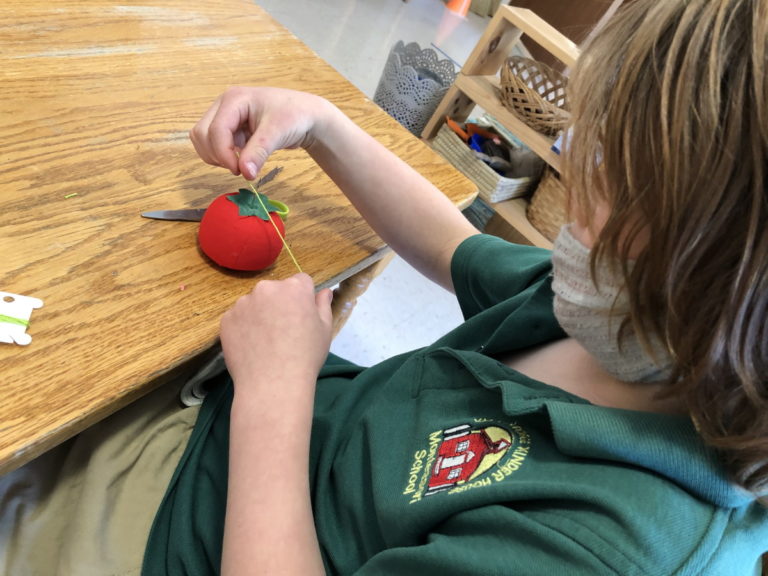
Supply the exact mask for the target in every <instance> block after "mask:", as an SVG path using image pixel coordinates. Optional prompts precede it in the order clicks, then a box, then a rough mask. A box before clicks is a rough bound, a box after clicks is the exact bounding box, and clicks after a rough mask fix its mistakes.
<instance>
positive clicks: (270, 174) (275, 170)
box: [256, 166, 283, 188]
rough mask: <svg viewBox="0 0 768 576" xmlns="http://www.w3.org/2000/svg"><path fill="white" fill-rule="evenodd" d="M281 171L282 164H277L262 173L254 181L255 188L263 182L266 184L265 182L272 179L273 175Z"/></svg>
mask: <svg viewBox="0 0 768 576" xmlns="http://www.w3.org/2000/svg"><path fill="white" fill-rule="evenodd" d="M282 171H283V167H282V166H278V167H276V168H272V170H270V171H269V172H267V173H266V174H264V176H262V177H261V178H259V180H258V181H257V182H256V188H258V187H259V186H261V185H263V184H266V183H267V182H272V180H274V179H275V176H277V175H278V174H280V172H282Z"/></svg>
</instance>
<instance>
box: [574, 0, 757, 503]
mask: <svg viewBox="0 0 768 576" xmlns="http://www.w3.org/2000/svg"><path fill="white" fill-rule="evenodd" d="M767 68H768V0H664V1H658V0H636V1H635V2H633V3H631V4H629V6H627V7H626V8H625V9H623V10H621V11H620V12H619V13H618V14H617V15H616V16H615V17H614V18H613V19H612V20H611V21H610V22H609V23H608V24H607V25H606V27H605V28H604V29H603V30H602V31H601V32H600V33H599V34H597V35H596V36H595V37H594V38H593V39H592V41H591V42H590V44H589V46H587V47H586V48H585V50H584V52H583V54H582V56H581V57H580V59H579V62H578V64H577V66H576V69H575V70H574V71H573V73H572V80H571V83H570V90H571V95H570V97H571V103H572V126H571V128H572V138H571V140H570V145H569V146H568V148H567V150H566V153H565V168H564V176H565V181H566V182H567V184H568V186H569V187H570V189H571V193H572V198H573V202H574V206H578V208H579V212H578V214H579V215H581V216H582V217H584V218H586V220H587V224H589V218H590V214H591V213H592V211H593V210H594V207H595V206H597V205H598V204H607V205H608V206H609V207H610V208H611V210H610V216H609V217H608V220H607V222H606V224H605V226H604V227H603V228H602V230H601V231H600V232H599V234H598V236H597V239H596V243H595V246H594V249H593V251H592V257H593V260H592V265H593V272H594V266H595V263H596V262H598V261H600V260H604V261H606V262H620V263H621V265H620V266H619V268H620V272H621V273H622V274H623V275H624V277H625V278H626V280H627V290H628V294H629V298H630V303H631V304H630V306H631V314H630V322H631V323H632V325H633V327H634V328H635V330H637V332H638V333H639V334H640V335H641V337H642V338H643V340H644V341H645V342H646V343H647V342H648V341H649V336H650V335H651V334H655V335H657V336H658V337H659V338H660V339H661V341H662V342H664V343H665V344H666V347H667V348H668V349H669V352H670V354H671V357H672V358H673V359H674V362H675V367H676V368H675V373H674V374H673V376H672V378H671V379H670V382H669V387H668V388H669V393H670V395H674V396H676V397H678V398H680V399H682V400H683V401H684V402H685V404H686V406H687V408H688V410H689V411H690V414H691V417H692V418H693V420H694V422H695V423H696V424H697V426H698V429H699V432H700V434H701V436H702V438H703V439H704V440H705V441H706V442H707V443H708V444H709V445H711V446H712V447H714V448H716V449H717V450H718V451H719V453H720V454H721V455H722V459H723V462H724V463H725V465H726V467H727V469H728V471H729V472H730V474H731V476H732V478H733V480H734V481H735V482H736V483H738V484H739V485H741V486H743V487H744V488H746V489H747V490H750V491H752V492H754V493H756V494H758V495H759V494H764V493H765V492H766V489H768V387H767V385H766V383H767V382H768V189H766V185H767V184H768V179H767V175H766V169H768V76H767V73H768V70H767ZM638 238H640V239H642V242H643V245H644V248H643V249H642V250H641V253H640V254H639V256H638V257H637V258H636V263H635V265H634V267H632V268H631V270H630V267H628V266H627V261H628V259H629V256H628V253H629V248H630V246H631V245H632V244H633V242H635V241H636V240H637V239H638Z"/></svg>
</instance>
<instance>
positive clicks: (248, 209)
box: [227, 188, 280, 221]
mask: <svg viewBox="0 0 768 576" xmlns="http://www.w3.org/2000/svg"><path fill="white" fill-rule="evenodd" d="M237 192H238V193H237V194H230V195H229V196H227V200H229V201H230V202H234V203H235V204H237V209H238V213H239V214H240V216H258V217H259V218H261V219H262V220H265V221H268V220H269V215H268V214H267V212H279V211H280V207H279V206H276V205H274V204H273V203H272V202H271V201H270V199H269V198H268V197H267V196H265V195H264V194H259V195H258V197H257V196H256V194H254V193H253V191H252V190H248V189H247V188H240V190H238V191H237ZM259 198H261V202H263V203H264V206H262V205H261V202H259ZM264 207H266V208H267V210H266V211H265V210H264Z"/></svg>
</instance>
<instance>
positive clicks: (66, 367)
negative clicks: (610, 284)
mask: <svg viewBox="0 0 768 576" xmlns="http://www.w3.org/2000/svg"><path fill="white" fill-rule="evenodd" d="M0 79H1V81H2V91H3V97H2V99H0V291H5V292H12V293H16V294H22V295H26V296H33V297H36V298H40V299H42V300H43V301H44V303H45V305H44V307H43V308H41V309H39V310H36V311H35V312H34V313H33V314H32V319H31V324H30V327H29V328H28V331H27V332H28V333H29V334H31V335H32V337H33V340H32V343H31V344H30V345H29V346H18V345H13V344H0V395H1V396H0V397H1V398H2V400H0V473H3V472H7V471H9V470H11V469H13V468H15V467H17V466H20V465H21V464H23V463H25V462H27V461H29V460H31V459H32V458H34V457H35V456H37V455H39V454H41V453H42V452H43V451H45V450H47V449H49V448H51V447H53V446H55V445H57V444H59V443H61V442H62V441H64V440H66V439H67V438H70V437H71V436H73V435H75V434H77V433H78V432H79V431H81V430H83V429H85V428H86V427H88V426H89V425H91V424H93V423H95V422H96V421H98V420H100V419H102V418H104V417H105V416H107V415H109V414H110V413H112V412H114V411H116V410H117V409H119V408H121V407H123V406H125V405H126V404H128V403H130V402H131V401H133V400H135V399H137V398H139V397H140V396H142V395H144V394H145V393H147V392H149V391H150V390H151V389H153V388H154V387H156V386H158V385H160V384H161V383H162V382H164V381H167V379H168V378H169V377H171V376H172V375H174V374H175V373H177V372H178V371H179V370H181V369H183V368H185V367H186V368H188V367H189V366H190V365H191V364H192V363H193V362H194V359H196V358H199V357H200V355H201V353H203V352H204V351H206V350H208V349H210V348H211V347H212V346H214V345H215V343H216V339H217V331H218V322H219V317H220V315H221V314H222V313H223V312H224V311H225V310H226V309H227V308H229V307H230V306H231V305H232V303H233V302H234V301H235V300H236V299H237V297H238V296H240V295H241V294H243V293H246V292H248V291H249V290H250V289H251V287H252V286H253V284H254V283H255V281H257V280H258V279H261V278H283V277H286V276H289V275H291V274H293V273H294V272H295V269H294V267H293V264H292V262H291V260H290V258H289V257H288V255H287V254H286V253H285V251H283V254H281V256H280V258H279V260H278V262H277V264H276V265H275V267H274V268H272V269H270V270H268V271H265V272H263V273H261V274H235V273H228V272H225V271H223V270H221V269H217V268H216V267H214V266H212V265H211V264H210V263H209V262H208V261H207V260H206V259H205V257H204V256H202V255H201V253H200V252H199V251H198V248H197V244H196V233H197V225H196V224H194V223H180V222H158V221H150V220H145V219H143V218H141V217H140V216H139V214H140V212H142V211H144V210H149V209H158V208H182V207H201V206H207V204H208V203H209V202H210V201H211V200H212V199H213V198H214V197H216V196H218V195H219V194H222V193H225V192H231V191H235V190H236V189H237V188H239V187H241V186H242V184H243V181H242V180H241V179H239V178H236V177H234V176H231V175H230V174H229V173H228V172H226V171H225V170H222V169H216V168H212V167H210V166H207V165H205V164H204V163H203V162H201V161H200V160H199V159H198V158H197V156H196V154H195V152H194V149H193V147H192V145H191V143H190V142H189V140H188V136H187V135H188V130H189V129H190V128H191V127H192V126H193V124H194V123H195V121H196V120H197V119H198V118H199V117H200V116H201V115H202V113H203V112H204V111H205V110H206V109H207V107H208V106H209V104H210V103H211V102H212V101H213V100H214V98H215V97H216V96H217V95H219V94H220V93H221V92H222V91H223V90H224V89H225V88H226V87H227V86H230V85H236V84H242V85H256V84H270V85H276V86H284V87H289V88H295V89H303V90H307V91H312V92H315V93H318V94H321V95H323V96H325V97H327V98H329V99H330V100H332V101H333V102H335V103H336V104H337V105H338V106H339V107H340V108H342V109H343V110H344V111H345V112H346V113H347V114H348V115H349V116H351V117H352V118H353V119H354V120H355V121H357V122H358V123H359V124H360V125H362V126H363V127H364V128H365V129H366V130H367V131H369V132H370V133H371V134H373V135H374V136H375V137H376V138H378V139H379V140H380V141H381V142H383V143H384V144H385V145H387V146H388V147H389V148H391V149H392V150H393V151H395V152H396V153H397V154H399V155H400V156H401V157H403V158H404V159H406V160H407V161H408V162H409V163H410V164H411V165H412V166H414V167H415V168H416V169H417V170H419V171H420V172H421V173H422V174H424V175H425V176H426V177H428V178H429V179H430V180H431V181H432V182H434V183H435V184H436V185H437V186H438V187H439V188H441V189H442V190H444V191H445V193H446V194H447V195H448V196H449V197H450V198H451V199H452V200H453V201H454V202H455V203H456V204H457V205H459V206H465V205H466V204H468V203H469V202H470V201H471V199H472V198H473V196H474V193H475V187H474V186H473V185H472V184H471V183H470V182H469V181H467V180H466V179H465V178H464V177H463V176H462V175H461V174H460V173H458V172H457V171H456V170H455V169H453V168H452V167H451V166H450V165H449V164H447V163H446V162H445V161H443V160H442V159H441V158H440V157H439V156H438V155H436V154H435V153H434V152H432V151H431V150H430V149H429V148H428V147H427V146H425V145H424V144H423V143H422V142H421V141H419V140H418V139H417V138H415V137H413V136H411V135H410V134H409V133H408V132H407V131H406V130H405V129H404V128H402V127H400V126H399V125H398V124H397V123H396V122H395V121H394V120H392V119H391V118H390V117H389V116H387V115H386V114H385V113H384V112H382V111H381V110H380V109H379V108H378V107H376V106H375V105H374V104H373V103H372V102H371V101H370V100H368V99H367V98H365V97H364V95H363V94H362V93H360V92H359V91H358V90H357V89H356V88H354V87H353V86H352V85H351V84H350V83H349V82H347V81H346V80H344V79H343V78H342V77H341V76H340V75H339V74H338V73H337V72H335V71H334V70H333V69H332V68H331V67H330V66H328V65H327V64H326V63H325V62H323V61H322V60H320V59H319V58H318V57H317V56H316V55H315V54H314V53H313V52H312V51H310V50H309V49H308V48H307V47H306V46H304V45H303V44H302V43H301V42H299V41H298V40H297V39H296V38H295V37H294V36H292V35H291V34H290V33H289V32H288V31H286V30H285V29H284V28H282V27H281V26H280V25H279V24H277V23H276V22H275V21H274V20H272V18H271V17H269V16H268V15H267V14H266V13H265V12H263V11H262V10H261V9H260V8H258V7H257V6H256V5H255V4H254V3H253V2H252V1H251V0H196V1H195V2H189V1H188V0H185V1H181V0H156V1H152V0H144V1H143V2H142V1H138V2H130V3H127V2H110V1H108V0H79V1H75V0H56V1H55V2H52V1H50V0H4V1H3V2H2V4H0ZM276 165H282V166H284V170H283V172H282V173H281V174H280V176H279V177H278V178H277V179H276V180H275V181H274V182H273V183H272V184H270V185H269V186H268V187H267V188H265V190H264V191H265V192H266V193H267V194H270V195H273V196H274V197H276V198H277V199H279V200H281V201H283V202H285V203H287V204H288V205H289V206H290V207H291V211H292V212H291V216H290V218H289V220H288V222H287V236H288V240H289V242H290V244H291V247H292V249H293V251H294V253H295V254H296V257H297V259H298V260H299V262H300V263H301V265H302V267H303V268H304V270H305V271H306V272H308V273H309V274H311V275H312V277H313V278H314V280H315V283H316V284H317V285H318V286H331V285H334V284H335V283H337V282H339V281H341V280H343V279H345V278H347V277H349V276H351V275H352V274H354V273H356V272H357V271H359V270H361V269H363V268H365V267H366V266H368V265H369V264H371V263H372V262H375V261H376V260H377V259H379V258H381V257H382V256H383V255H384V254H385V253H386V247H385V245H384V244H383V242H382V241H381V240H380V239H379V238H378V237H377V236H376V235H375V234H374V233H373V232H372V231H371V229H370V228H369V227H368V226H367V225H366V224H365V223H364V222H363V221H362V219H361V218H360V217H359V216H358V215H357V213H356V212H355V211H354V210H353V208H352V207H351V206H350V204H349V203H348V202H347V201H346V199H345V198H344V197H343V195H342V194H341V192H340V191H339V190H338V189H337V188H336V187H335V185H334V184H333V183H332V182H331V181H330V179H328V178H327V177H326V176H325V175H324V174H323V173H322V172H321V171H320V169H319V168H317V166H316V165H315V164H314V163H313V162H312V161H311V159H310V158H309V157H308V156H307V155H306V154H305V153H304V152H303V151H292V152H279V153H276V154H275V155H274V156H273V157H272V159H271V160H270V161H269V163H268V164H267V167H266V168H267V169H269V168H270V167H272V166H276ZM275 313H276V314H279V311H275Z"/></svg>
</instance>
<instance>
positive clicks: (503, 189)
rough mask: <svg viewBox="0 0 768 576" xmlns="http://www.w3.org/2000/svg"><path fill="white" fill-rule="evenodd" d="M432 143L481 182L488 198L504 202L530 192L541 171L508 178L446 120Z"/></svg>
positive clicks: (475, 180) (460, 169)
mask: <svg viewBox="0 0 768 576" xmlns="http://www.w3.org/2000/svg"><path fill="white" fill-rule="evenodd" d="M431 145H432V147H433V148H434V149H435V150H436V151H437V152H439V153H440V154H441V155H442V156H443V157H444V158H446V159H447V160H448V161H449V162H450V163H451V164H453V165H454V166H455V167H456V168H458V169H459V171H461V172H462V173H463V174H464V175H465V176H466V177H467V178H469V179H470V180H472V182H474V183H475V184H476V185H477V188H478V193H479V195H480V197H481V198H482V199H483V200H485V201H486V202H501V201H502V200H508V199H510V198H517V197H519V196H526V195H528V194H529V193H530V191H531V188H533V186H534V185H535V184H536V179H537V175H535V176H525V177H522V178H505V177H503V176H501V175H500V174H498V173H497V172H496V171H494V170H493V169H492V168H491V167H490V166H488V165H487V164H486V163H484V162H482V161H481V160H479V159H478V158H477V157H476V156H475V154H474V153H473V152H472V150H470V149H469V147H468V146H467V145H466V144H465V143H464V142H462V140H461V138H459V137H458V136H457V135H456V134H454V132H453V130H451V129H450V128H449V127H448V125H447V124H443V125H442V126H441V127H440V130H439V131H438V132H437V136H435V138H434V139H433V140H432V142H431Z"/></svg>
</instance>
